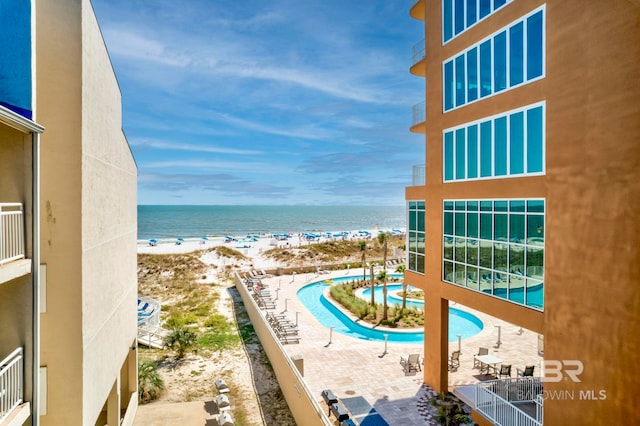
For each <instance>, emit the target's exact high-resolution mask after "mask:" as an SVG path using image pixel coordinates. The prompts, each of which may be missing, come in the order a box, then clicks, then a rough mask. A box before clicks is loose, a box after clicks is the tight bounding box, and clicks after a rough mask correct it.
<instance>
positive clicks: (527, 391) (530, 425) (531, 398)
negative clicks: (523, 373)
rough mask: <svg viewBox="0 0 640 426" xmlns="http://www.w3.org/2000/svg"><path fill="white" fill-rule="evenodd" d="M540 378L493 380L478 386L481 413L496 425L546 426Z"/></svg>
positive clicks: (477, 401)
mask: <svg viewBox="0 0 640 426" xmlns="http://www.w3.org/2000/svg"><path fill="white" fill-rule="evenodd" d="M541 394H542V381H541V379H540V377H526V378H517V379H506V380H489V381H486V382H480V383H478V384H477V385H476V398H475V407H473V408H474V409H475V410H476V411H477V412H479V413H480V414H482V415H483V416H484V417H486V418H487V419H489V420H491V421H492V422H494V423H495V424H501V425H514V426H542V414H543V399H542V397H541V396H542V395H541Z"/></svg>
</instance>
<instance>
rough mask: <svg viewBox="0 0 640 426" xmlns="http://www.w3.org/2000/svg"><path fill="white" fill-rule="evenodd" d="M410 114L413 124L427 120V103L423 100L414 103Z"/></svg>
mask: <svg viewBox="0 0 640 426" xmlns="http://www.w3.org/2000/svg"><path fill="white" fill-rule="evenodd" d="M411 115H412V121H411V125H412V126H415V125H416V124H420V123H424V122H425V121H426V120H427V104H426V102H425V101H422V102H420V103H418V104H415V105H414V106H413V107H411Z"/></svg>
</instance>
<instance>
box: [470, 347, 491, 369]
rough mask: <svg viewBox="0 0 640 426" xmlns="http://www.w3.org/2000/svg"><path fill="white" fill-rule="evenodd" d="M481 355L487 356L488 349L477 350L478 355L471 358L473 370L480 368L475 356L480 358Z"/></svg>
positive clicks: (480, 365)
mask: <svg viewBox="0 0 640 426" xmlns="http://www.w3.org/2000/svg"><path fill="white" fill-rule="evenodd" d="M481 355H489V349H488V348H478V353H477V354H476V355H474V356H473V368H476V367H477V368H481V367H482V363H481V362H480V361H479V360H478V359H476V357H477V356H481Z"/></svg>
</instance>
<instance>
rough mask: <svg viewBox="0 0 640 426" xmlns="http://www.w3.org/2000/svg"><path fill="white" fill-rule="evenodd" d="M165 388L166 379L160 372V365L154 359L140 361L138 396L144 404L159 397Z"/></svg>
mask: <svg viewBox="0 0 640 426" xmlns="http://www.w3.org/2000/svg"><path fill="white" fill-rule="evenodd" d="M163 389H164V381H163V380H162V377H160V375H159V374H158V366H157V364H156V363H155V362H154V361H148V360H147V361H140V362H139V363H138V398H139V401H140V402H141V403H142V404H145V403H147V402H151V401H153V400H154V399H156V398H158V395H159V394H160V391H161V390H163Z"/></svg>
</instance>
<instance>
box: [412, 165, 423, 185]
mask: <svg viewBox="0 0 640 426" xmlns="http://www.w3.org/2000/svg"><path fill="white" fill-rule="evenodd" d="M426 171H427V167H426V166H425V165H424V164H419V165H417V166H413V176H412V179H411V185H412V186H422V185H424V183H425V174H426Z"/></svg>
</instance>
